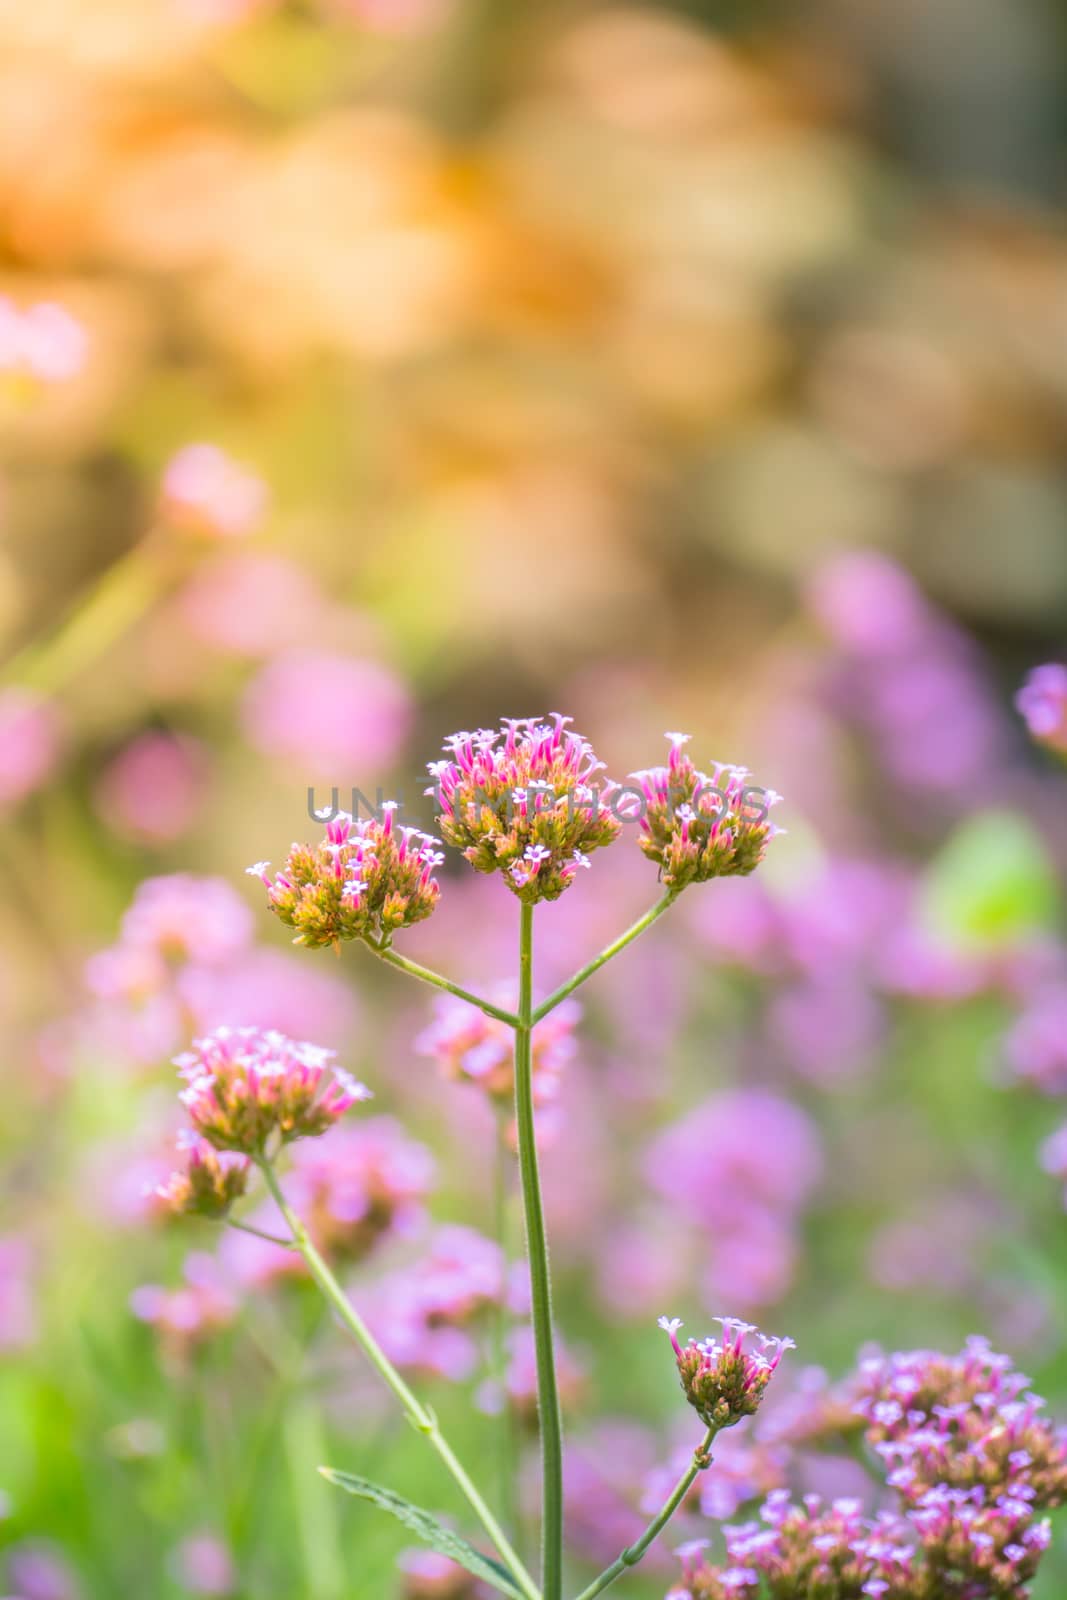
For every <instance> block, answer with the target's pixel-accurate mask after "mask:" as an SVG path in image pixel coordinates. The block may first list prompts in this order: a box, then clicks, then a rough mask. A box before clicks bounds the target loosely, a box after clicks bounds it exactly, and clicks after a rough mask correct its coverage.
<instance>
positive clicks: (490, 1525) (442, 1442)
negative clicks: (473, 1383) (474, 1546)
mask: <svg viewBox="0 0 1067 1600" xmlns="http://www.w3.org/2000/svg"><path fill="white" fill-rule="evenodd" d="M259 1165H260V1170H261V1171H262V1173H263V1177H264V1180H265V1181H266V1184H267V1187H268V1189H269V1190H270V1192H271V1195H272V1196H273V1199H274V1203H275V1205H276V1206H277V1207H278V1210H279V1211H280V1212H281V1214H282V1216H283V1217H284V1218H285V1222H286V1226H287V1227H288V1229H289V1231H290V1233H291V1234H292V1236H293V1243H294V1244H295V1245H296V1247H297V1249H298V1250H299V1251H300V1254H301V1255H302V1256H303V1258H304V1260H305V1261H306V1263H307V1266H308V1270H309V1272H310V1273H311V1276H312V1277H313V1278H314V1280H315V1282H316V1283H317V1284H318V1286H319V1288H320V1289H321V1290H322V1293H323V1294H324V1295H325V1297H326V1299H327V1301H328V1302H329V1304H330V1306H331V1307H332V1308H333V1310H334V1311H335V1312H336V1314H337V1316H338V1317H339V1318H340V1320H341V1322H342V1323H343V1324H344V1326H345V1328H346V1329H347V1330H348V1332H349V1333H350V1334H351V1335H352V1337H353V1339H354V1340H355V1341H356V1343H357V1344H358V1345H359V1347H360V1349H361V1350H362V1351H363V1354H364V1355H365V1356H366V1357H367V1360H368V1361H369V1362H370V1363H371V1366H372V1367H373V1368H374V1370H375V1371H376V1372H377V1373H378V1376H379V1377H380V1378H381V1379H382V1381H383V1383H384V1384H385V1385H386V1387H387V1388H389V1389H390V1390H391V1391H392V1392H393V1394H394V1395H395V1396H396V1398H397V1399H398V1400H399V1402H400V1404H401V1406H402V1408H403V1410H404V1412H405V1414H406V1416H407V1418H408V1420H409V1421H410V1422H411V1425H412V1427H414V1428H415V1430H416V1432H418V1433H421V1434H422V1435H423V1437H424V1438H425V1439H426V1440H427V1441H428V1442H429V1444H430V1445H431V1446H432V1448H433V1449H434V1450H435V1451H436V1452H437V1454H438V1455H439V1456H440V1458H441V1460H442V1461H443V1462H444V1464H445V1466H446V1467H447V1468H448V1471H449V1473H450V1474H451V1476H452V1478H453V1479H454V1481H455V1482H456V1484H457V1485H458V1487H459V1489H460V1491H461V1492H462V1494H463V1496H464V1498H465V1499H466V1501H467V1504H468V1505H469V1506H470V1508H471V1510H472V1511H473V1512H474V1514H475V1516H476V1517H477V1518H478V1521H479V1522H480V1523H481V1525H482V1527H483V1528H484V1529H485V1531H486V1533H487V1534H488V1536H489V1538H490V1539H491V1540H492V1542H493V1544H494V1545H495V1546H496V1548H497V1550H498V1551H499V1552H500V1554H501V1556H502V1557H503V1558H504V1561H505V1563H506V1565H507V1567H508V1569H509V1571H510V1573H511V1576H512V1577H513V1578H514V1580H515V1582H516V1584H517V1586H518V1587H519V1589H520V1590H521V1591H522V1593H523V1595H524V1596H525V1597H526V1600H541V1596H540V1593H539V1591H538V1588H537V1585H536V1584H535V1583H534V1581H533V1579H532V1578H531V1577H530V1574H529V1573H528V1572H527V1570H526V1568H525V1567H524V1566H523V1564H522V1562H521V1561H520V1559H519V1557H518V1555H517V1554H516V1552H515V1551H514V1550H513V1549H512V1546H511V1544H510V1543H509V1541H508V1537H507V1535H506V1534H505V1532H504V1530H503V1529H502V1528H501V1526H500V1524H499V1523H498V1522H497V1520H496V1518H495V1517H494V1516H493V1513H492V1512H491V1511H490V1509H489V1507H488V1506H487V1505H486V1503H485V1501H484V1500H483V1499H482V1496H481V1495H480V1494H479V1492H478V1490H477V1489H476V1488H475V1486H474V1484H473V1483H472V1482H471V1480H470V1478H469V1477H468V1476H467V1472H466V1470H465V1468H464V1467H463V1465H462V1464H461V1462H460V1461H459V1459H458V1458H457V1456H456V1455H455V1453H454V1451H453V1450H452V1447H451V1445H450V1444H449V1443H448V1441H447V1440H446V1438H445V1436H444V1434H443V1433H442V1432H441V1429H440V1426H439V1425H438V1421H437V1418H436V1417H435V1416H434V1414H433V1412H432V1411H430V1410H429V1408H428V1407H426V1406H424V1405H423V1404H422V1402H421V1401H420V1400H418V1399H416V1397H415V1395H414V1394H413V1393H412V1391H411V1390H410V1389H409V1388H408V1386H407V1384H406V1383H405V1382H404V1379H403V1378H402V1377H401V1376H400V1373H399V1372H398V1371H397V1370H396V1368H395V1367H394V1366H393V1363H392V1362H391V1361H390V1360H389V1357H388V1356H387V1355H386V1353H385V1351H384V1350H383V1349H382V1348H381V1346H380V1345H379V1344H378V1342H377V1340H376V1339H375V1337H374V1335H373V1334H372V1333H371V1331H370V1329H369V1328H368V1327H367V1325H366V1323H365V1322H364V1321H363V1318H362V1317H361V1316H360V1315H359V1312H358V1311H357V1310H356V1308H355V1306H354V1305H353V1304H352V1302H351V1301H350V1300H349V1298H348V1296H347V1295H346V1294H345V1292H344V1290H343V1289H342V1288H341V1285H340V1284H339V1283H338V1281H337V1279H336V1278H335V1277H334V1275H333V1273H332V1272H331V1271H330V1268H329V1267H328V1266H327V1264H326V1262H325V1261H324V1260H323V1258H322V1256H320V1254H319V1252H318V1251H317V1250H316V1248H315V1246H314V1244H313V1243H312V1241H311V1238H310V1237H309V1235H308V1231H307V1229H306V1228H305V1227H304V1224H303V1223H302V1222H301V1220H300V1218H299V1217H298V1216H297V1215H296V1212H295V1211H293V1209H292V1207H291V1206H290V1205H289V1202H288V1201H287V1200H286V1198H285V1196H284V1194H283V1193H282V1189H281V1185H280V1184H279V1182H278V1179H277V1176H276V1174H275V1171H274V1168H273V1166H272V1165H271V1163H270V1161H268V1160H266V1159H264V1160H262V1161H261V1162H260V1163H259ZM556 1600H559V1597H558V1595H557V1597H556Z"/></svg>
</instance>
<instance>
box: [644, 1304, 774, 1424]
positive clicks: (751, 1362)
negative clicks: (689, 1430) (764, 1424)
mask: <svg viewBox="0 0 1067 1600" xmlns="http://www.w3.org/2000/svg"><path fill="white" fill-rule="evenodd" d="M714 1320H715V1321H716V1322H718V1323H720V1324H721V1325H722V1338H721V1340H716V1339H703V1340H700V1341H697V1340H696V1339H690V1341H689V1343H688V1344H686V1345H682V1344H679V1342H678V1329H679V1328H680V1327H681V1325H682V1324H681V1321H680V1320H679V1318H677V1317H660V1319H659V1325H660V1327H661V1328H662V1329H663V1330H664V1332H665V1333H667V1334H669V1336H670V1341H671V1346H672V1348H673V1350H674V1354H675V1357H676V1359H677V1362H678V1376H679V1378H680V1379H681V1384H682V1392H683V1393H684V1395H685V1397H686V1399H687V1400H688V1401H689V1404H690V1405H691V1406H692V1407H693V1410H694V1411H695V1412H696V1414H697V1416H698V1417H699V1418H700V1420H701V1422H703V1423H704V1425H705V1427H707V1428H715V1429H721V1428H732V1427H733V1425H734V1423H735V1422H740V1421H741V1418H742V1417H751V1416H753V1415H754V1414H755V1413H756V1412H757V1411H758V1410H759V1408H760V1405H761V1403H762V1401H763V1396H764V1394H765V1392H766V1389H767V1385H768V1384H769V1383H770V1381H771V1378H772V1377H773V1376H774V1374H775V1372H776V1371H777V1369H778V1364H779V1362H780V1361H781V1359H782V1356H783V1355H784V1354H785V1352H786V1351H787V1350H795V1349H796V1345H795V1344H794V1343H793V1340H792V1339H774V1338H771V1337H770V1336H769V1335H768V1334H764V1333H760V1332H759V1331H758V1330H757V1329H756V1328H754V1327H753V1326H752V1324H751V1323H748V1322H740V1321H738V1320H737V1319H736V1318H735V1317H716V1318H715V1319H714ZM750 1333H751V1334H755V1335H756V1339H757V1341H758V1343H759V1344H760V1346H761V1348H760V1349H759V1350H758V1351H751V1350H746V1349H745V1348H744V1344H745V1339H746V1338H747V1337H748V1335H749V1334H750Z"/></svg>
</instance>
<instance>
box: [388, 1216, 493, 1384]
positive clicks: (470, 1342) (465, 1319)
mask: <svg viewBox="0 0 1067 1600" xmlns="http://www.w3.org/2000/svg"><path fill="white" fill-rule="evenodd" d="M507 1288H508V1284H507V1274H506V1271H505V1262H504V1256H503V1252H502V1251H501V1249H500V1247H499V1246H498V1245H497V1244H495V1243H494V1242H493V1241H492V1240H491V1239H487V1238H486V1237H485V1236H484V1235H483V1234H480V1233H478V1232H477V1231H476V1230H475V1229H474V1228H466V1227H461V1226H459V1225H456V1224H451V1225H446V1226H444V1227H441V1228H438V1229H437V1231H436V1233H435V1234H434V1235H433V1237H432V1239H431V1240H430V1244H429V1248H428V1250H427V1252H426V1254H425V1255H423V1256H422V1257H421V1258H420V1259H419V1260H418V1262H417V1263H416V1264H415V1265H414V1266H412V1267H408V1268H404V1269H398V1270H396V1271H394V1272H391V1273H389V1274H388V1275H387V1276H385V1277H383V1278H380V1279H379V1280H378V1282H377V1283H374V1284H368V1285H367V1286H366V1287H365V1288H364V1289H363V1290H362V1292H361V1306H362V1308H363V1311H364V1315H365V1317H366V1320H367V1322H368V1324H369V1325H370V1327H371V1329H372V1330H373V1332H374V1334H375V1336H376V1337H377V1339H378V1340H379V1342H380V1343H381V1345H382V1348H383V1349H384V1350H385V1352H386V1354H387V1355H388V1356H389V1358H390V1360H392V1361H394V1362H396V1364H397V1366H400V1367H406V1368H408V1369H410V1370H412V1371H421V1372H426V1373H430V1374H434V1375H436V1376H439V1377H443V1378H449V1379H452V1380H454V1381H461V1380H462V1379H465V1378H469V1377H470V1376H471V1374H472V1373H473V1372H474V1370H475V1369H476V1367H477V1365H478V1360H479V1345H478V1339H477V1337H476V1335H477V1331H478V1324H479V1323H480V1322H481V1320H482V1318H483V1316H484V1313H485V1312H486V1311H487V1310H488V1309H489V1308H490V1307H491V1306H494V1305H499V1304H500V1303H501V1301H502V1300H503V1299H504V1298H505V1296H506V1294H507Z"/></svg>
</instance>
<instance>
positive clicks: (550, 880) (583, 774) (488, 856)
mask: <svg viewBox="0 0 1067 1600" xmlns="http://www.w3.org/2000/svg"><path fill="white" fill-rule="evenodd" d="M570 720H571V719H570V718H569V717H562V716H560V715H559V714H558V713H554V714H553V716H552V718H551V720H550V721H548V722H542V721H539V720H538V719H537V718H535V717H518V718H510V719H505V721H504V722H503V724H502V726H501V727H500V729H499V731H494V730H493V729H489V728H480V729H479V730H478V731H477V732H476V733H454V734H452V735H451V736H450V737H449V738H448V739H446V740H445V748H446V750H447V751H448V758H447V759H446V760H444V761H434V762H431V763H430V766H429V771H430V775H431V777H432V778H433V780H434V781H433V785H432V787H431V788H429V789H427V791H426V793H427V794H429V795H433V796H434V799H435V802H436V804H437V806H438V808H439V811H440V828H441V837H442V838H443V839H444V840H445V843H446V844H450V845H453V846H454V847H455V848H456V849H457V850H461V851H462V852H463V855H464V857H465V858H466V860H468V861H469V862H470V864H471V866H472V867H474V868H475V870H476V871H478V872H499V873H502V874H503V878H504V882H505V883H506V884H507V886H508V888H509V889H510V890H511V892H512V893H513V894H515V895H517V896H518V897H519V899H520V900H522V901H524V902H525V903H526V904H529V905H532V904H535V903H536V902H537V901H538V900H558V899H559V897H560V895H561V894H562V893H563V891H564V889H567V888H569V887H570V885H571V884H572V883H573V882H574V879H575V877H576V876H577V874H578V872H579V870H580V869H581V868H582V867H587V866H588V865H589V857H590V855H591V854H592V852H593V851H594V850H596V849H599V848H600V846H601V845H606V844H611V843H612V841H613V840H614V839H617V838H618V836H619V832H620V830H621V827H622V823H621V821H620V820H619V818H618V817H617V816H616V815H615V813H614V811H613V810H612V809H611V807H610V805H609V803H608V801H609V799H610V795H611V793H612V792H613V790H614V785H611V784H608V783H607V782H606V780H603V779H601V778H600V777H599V774H600V773H602V772H603V771H604V764H603V762H601V761H598V760H597V759H596V756H595V755H594V753H593V749H592V746H591V745H590V743H589V741H588V740H587V739H584V738H583V737H582V736H581V734H579V733H572V732H571V731H570V730H569V729H568V727H567V724H568V723H569V722H570Z"/></svg>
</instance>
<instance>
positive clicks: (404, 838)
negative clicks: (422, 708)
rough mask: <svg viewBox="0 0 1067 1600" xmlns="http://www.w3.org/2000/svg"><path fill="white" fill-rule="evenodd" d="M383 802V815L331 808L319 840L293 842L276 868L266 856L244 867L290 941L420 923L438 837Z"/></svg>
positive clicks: (377, 934)
mask: <svg viewBox="0 0 1067 1600" xmlns="http://www.w3.org/2000/svg"><path fill="white" fill-rule="evenodd" d="M396 810H397V807H396V805H395V804H394V803H393V802H392V801H387V802H386V804H385V805H384V806H383V807H382V812H383V815H382V819H381V820H380V821H379V820H378V818H377V817H366V818H361V819H359V820H358V821H356V820H354V819H353V818H352V817H351V816H350V815H349V814H348V812H347V811H341V812H338V814H337V815H336V816H335V817H334V818H332V820H331V821H330V822H328V823H327V824H326V837H325V838H324V839H323V841H322V843H321V844H317V845H312V844H294V845H293V847H292V849H291V850H290V851H289V855H288V856H287V858H286V862H285V866H284V868H283V869H282V871H281V872H278V873H276V874H275V876H274V877H273V878H271V876H270V874H269V872H268V871H267V868H268V867H269V865H270V863H269V862H268V861H257V862H256V863H255V865H254V866H251V867H249V868H248V872H249V873H250V874H251V875H252V876H253V877H257V878H259V879H260V880H261V882H262V883H263V884H265V885H266V888H267V903H268V905H269V906H270V909H271V910H272V911H273V912H274V914H275V916H276V917H278V918H279V920H280V921H282V922H284V923H285V925H286V926H287V927H289V928H294V929H295V930H296V939H295V941H294V942H295V943H296V944H302V945H306V946H307V947H308V948H309V949H312V950H315V949H322V948H324V947H325V946H327V945H333V946H335V947H340V945H341V944H342V943H343V942H344V941H345V940H350V939H365V938H373V939H382V938H385V939H388V938H390V937H391V936H392V934H394V933H395V932H396V931H397V930H398V929H399V928H409V927H411V926H412V924H413V923H416V922H422V921H423V919H424V918H425V917H428V916H429V915H430V914H431V912H432V911H433V909H434V907H435V906H436V905H437V900H438V896H439V895H440V892H441V886H440V884H439V883H438V882H437V879H436V878H435V877H434V875H433V874H434V868H435V867H438V866H440V864H441V862H442V861H443V860H444V855H443V853H442V852H441V851H440V850H438V849H437V848H436V845H437V840H436V839H432V838H431V837H430V836H429V834H426V833H420V832H419V831H418V829H417V828H402V827H400V826H398V824H397V822H396Z"/></svg>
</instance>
